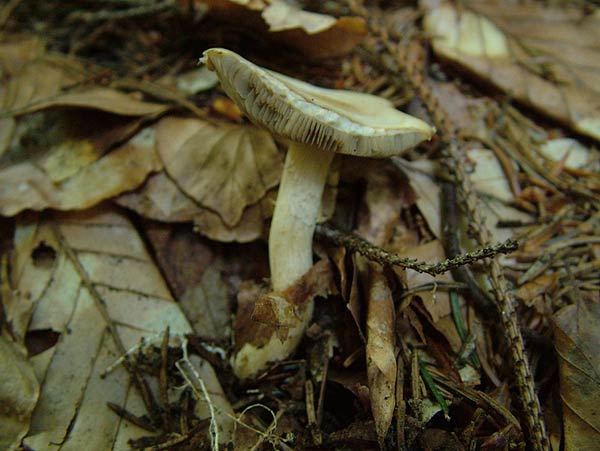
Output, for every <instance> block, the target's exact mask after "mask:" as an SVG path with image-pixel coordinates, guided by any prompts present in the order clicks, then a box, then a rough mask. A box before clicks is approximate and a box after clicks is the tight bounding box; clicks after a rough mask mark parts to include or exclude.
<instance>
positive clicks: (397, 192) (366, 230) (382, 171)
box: [354, 159, 413, 246]
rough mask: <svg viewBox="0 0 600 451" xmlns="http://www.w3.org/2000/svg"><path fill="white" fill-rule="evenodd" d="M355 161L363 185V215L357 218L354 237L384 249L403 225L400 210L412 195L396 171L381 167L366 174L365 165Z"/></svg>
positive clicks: (409, 202)
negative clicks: (360, 237)
mask: <svg viewBox="0 0 600 451" xmlns="http://www.w3.org/2000/svg"><path fill="white" fill-rule="evenodd" d="M356 160H358V159H355V160H354V161H355V163H357V164H358V167H357V168H356V170H357V172H358V173H361V174H362V176H363V177H364V179H365V181H366V191H365V195H364V200H363V202H364V205H365V210H366V211H364V214H361V215H359V217H358V227H357V233H358V234H359V235H360V236H362V237H363V238H365V239H366V240H369V241H370V242H371V243H373V244H375V245H376V246H386V244H387V243H389V241H390V239H391V238H392V237H393V235H394V232H395V231H396V230H395V229H396V228H397V227H398V225H399V224H400V223H401V222H402V221H401V220H400V214H401V213H402V209H403V208H405V207H407V206H408V205H410V204H411V203H412V201H413V199H410V200H407V199H406V196H407V195H411V194H412V193H411V189H410V187H409V186H408V183H407V180H406V178H405V177H404V176H403V175H402V174H401V173H399V172H398V171H397V170H396V169H395V168H393V167H389V166H387V165H384V164H381V165H376V166H374V167H373V169H372V170H368V171H365V170H364V169H363V168H364V163H362V162H357V161H356ZM403 182H404V183H403ZM361 213H362V212H361Z"/></svg>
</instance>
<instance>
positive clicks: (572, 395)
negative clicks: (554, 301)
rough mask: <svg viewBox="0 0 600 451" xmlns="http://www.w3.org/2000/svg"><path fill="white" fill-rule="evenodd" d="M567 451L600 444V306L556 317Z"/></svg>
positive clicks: (566, 309)
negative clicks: (599, 324)
mask: <svg viewBox="0 0 600 451" xmlns="http://www.w3.org/2000/svg"><path fill="white" fill-rule="evenodd" d="M553 319H554V321H553V325H554V345H555V347H556V352H557V354H558V363H559V374H560V397H561V399H562V405H563V425H564V440H565V450H566V451H575V450H583V449H596V448H597V447H598V443H600V412H599V410H600V354H599V353H598V348H599V347H600V329H598V323H599V322H600V304H598V303H590V304H586V303H585V302H583V301H582V302H579V303H578V304H575V305H569V306H567V307H564V308H563V309H561V310H560V311H559V312H557V313H556V314H555V315H554V318H553Z"/></svg>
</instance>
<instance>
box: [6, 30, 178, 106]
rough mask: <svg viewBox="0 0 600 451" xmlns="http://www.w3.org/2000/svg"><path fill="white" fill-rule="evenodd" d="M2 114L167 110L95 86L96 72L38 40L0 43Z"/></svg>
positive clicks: (30, 39)
mask: <svg viewBox="0 0 600 451" xmlns="http://www.w3.org/2000/svg"><path fill="white" fill-rule="evenodd" d="M0 74H2V75H3V76H4V78H3V83H2V89H0V111H1V112H3V113H5V114H11V115H20V114H25V113H31V112H34V111H39V110H41V109H45V108H51V107H61V106H63V107H81V108H90V109H97V110H101V111H106V112H109V113H114V114H120V115H125V116H145V115H153V114H158V113H160V112H162V111H164V110H165V109H166V108H167V107H166V106H165V105H160V104H157V103H150V102H143V101H141V100H139V99H136V98H135V97H133V96H131V95H128V94H125V93H122V92H119V91H116V90H114V89H110V88H106V87H99V86H94V85H93V84H91V83H90V81H91V80H93V75H94V74H93V73H92V72H90V71H89V70H87V69H86V68H85V67H84V65H83V64H82V63H80V62H79V61H78V60H77V59H75V58H69V57H66V56H62V55H58V54H45V53H44V44H43V43H42V42H41V40H39V39H38V38H34V37H32V38H23V40H22V41H18V42H11V43H4V44H0Z"/></svg>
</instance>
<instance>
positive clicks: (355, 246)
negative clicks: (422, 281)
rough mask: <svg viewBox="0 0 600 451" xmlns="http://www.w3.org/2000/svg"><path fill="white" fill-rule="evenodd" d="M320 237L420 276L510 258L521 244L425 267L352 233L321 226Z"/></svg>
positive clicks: (507, 243) (499, 246) (506, 244)
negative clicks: (502, 255) (507, 256)
mask: <svg viewBox="0 0 600 451" xmlns="http://www.w3.org/2000/svg"><path fill="white" fill-rule="evenodd" d="M316 233H317V236H319V237H322V238H325V239H327V240H328V241H331V242H332V243H333V244H335V245H336V246H343V247H345V248H347V249H350V250H351V251H353V252H358V253H359V254H361V255H363V256H364V257H366V258H367V259H369V260H371V261H373V262H376V263H379V264H381V265H384V266H401V267H403V268H407V269H413V270H415V271H417V272H421V273H427V274H431V275H432V276H435V275H437V274H443V273H445V272H447V271H450V270H453V269H456V268H459V267H461V266H463V265H468V264H470V263H473V262H475V261H477V260H481V259H484V258H489V257H493V256H495V255H498V254H508V253H510V252H513V251H515V250H516V249H517V248H518V243H517V242H516V241H514V240H507V241H505V242H504V243H497V244H494V245H493V246H486V247H483V248H481V249H477V250H475V251H473V252H467V253H465V254H461V255H457V256H456V257H454V258H451V259H448V260H444V261H442V262H440V263H425V262H420V261H418V260H416V259H414V258H407V257H400V256H399V255H395V254H391V253H389V252H388V251H386V250H385V249H382V248H380V247H377V246H375V245H373V244H371V243H370V242H368V241H367V240H365V239H363V238H361V237H359V236H357V235H354V234H350V233H345V232H342V231H340V230H336V229H333V228H331V227H329V226H327V225H324V224H319V225H317V228H316Z"/></svg>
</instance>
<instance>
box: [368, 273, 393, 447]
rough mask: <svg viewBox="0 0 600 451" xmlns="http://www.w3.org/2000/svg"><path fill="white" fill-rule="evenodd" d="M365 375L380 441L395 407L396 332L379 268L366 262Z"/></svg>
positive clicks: (387, 427)
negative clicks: (367, 270) (367, 266)
mask: <svg viewBox="0 0 600 451" xmlns="http://www.w3.org/2000/svg"><path fill="white" fill-rule="evenodd" d="M369 279H370V280H369V289H368V314H367V348H366V354H367V378H368V381H369V393H370V398H371V411H372V412H373V418H374V419H375V429H376V430H377V436H378V438H379V442H380V443H383V440H384V439H385V435H386V433H387V431H388V429H389V427H390V425H391V423H392V418H393V416H394V409H395V407H396V396H395V391H396V370H397V369H396V332H395V327H394V326H395V321H394V316H395V314H394V313H395V309H394V300H393V298H392V292H391V290H390V288H389V286H388V282H387V280H386V278H385V276H384V274H383V272H382V271H381V268H380V267H377V266H375V265H373V264H370V265H369Z"/></svg>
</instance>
